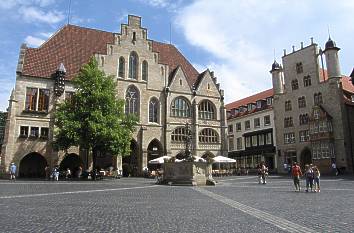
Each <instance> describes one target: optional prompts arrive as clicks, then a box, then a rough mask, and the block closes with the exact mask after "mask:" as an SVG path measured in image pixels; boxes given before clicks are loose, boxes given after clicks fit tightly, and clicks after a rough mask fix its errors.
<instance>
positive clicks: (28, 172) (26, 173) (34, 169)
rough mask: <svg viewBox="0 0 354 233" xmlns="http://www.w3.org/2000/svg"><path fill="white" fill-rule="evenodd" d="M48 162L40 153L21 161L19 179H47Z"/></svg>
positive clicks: (27, 156) (28, 155) (30, 155)
mask: <svg viewBox="0 0 354 233" xmlns="http://www.w3.org/2000/svg"><path fill="white" fill-rule="evenodd" d="M47 165H48V163H47V160H46V159H45V158H44V157H43V156H42V155H41V154H39V153H36V152H32V153H29V154H27V155H26V156H25V157H23V158H22V159H21V162H20V167H19V177H21V178H45V167H46V166H47Z"/></svg>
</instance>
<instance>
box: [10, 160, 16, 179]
mask: <svg viewBox="0 0 354 233" xmlns="http://www.w3.org/2000/svg"><path fill="white" fill-rule="evenodd" d="M16 170H17V167H16V164H15V163H11V164H10V169H9V171H10V180H16Z"/></svg>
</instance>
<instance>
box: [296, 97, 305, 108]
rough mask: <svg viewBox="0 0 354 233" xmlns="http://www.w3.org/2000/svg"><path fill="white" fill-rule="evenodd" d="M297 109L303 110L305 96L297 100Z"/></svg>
mask: <svg viewBox="0 0 354 233" xmlns="http://www.w3.org/2000/svg"><path fill="white" fill-rule="evenodd" d="M297 102H298V105H299V108H305V107H306V99H305V96H301V97H299V98H298V99H297Z"/></svg>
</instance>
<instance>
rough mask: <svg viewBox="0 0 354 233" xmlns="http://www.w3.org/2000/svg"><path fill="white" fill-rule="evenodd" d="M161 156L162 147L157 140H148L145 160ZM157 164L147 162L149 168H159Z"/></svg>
mask: <svg viewBox="0 0 354 233" xmlns="http://www.w3.org/2000/svg"><path fill="white" fill-rule="evenodd" d="M161 156H163V148H162V145H161V143H160V141H159V140H157V139H154V140H152V141H151V142H150V144H149V146H148V154H147V161H148V162H149V161H150V160H153V159H156V158H159V157H161ZM159 166H160V165H159V164H149V163H148V168H149V170H150V171H151V170H156V169H157V168H159Z"/></svg>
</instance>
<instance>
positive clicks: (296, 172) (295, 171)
mask: <svg viewBox="0 0 354 233" xmlns="http://www.w3.org/2000/svg"><path fill="white" fill-rule="evenodd" d="M291 170H292V175H293V180H294V185H295V192H296V191H299V192H300V176H302V172H301V168H300V166H299V165H297V163H296V162H294V165H293V167H292V169H291Z"/></svg>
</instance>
